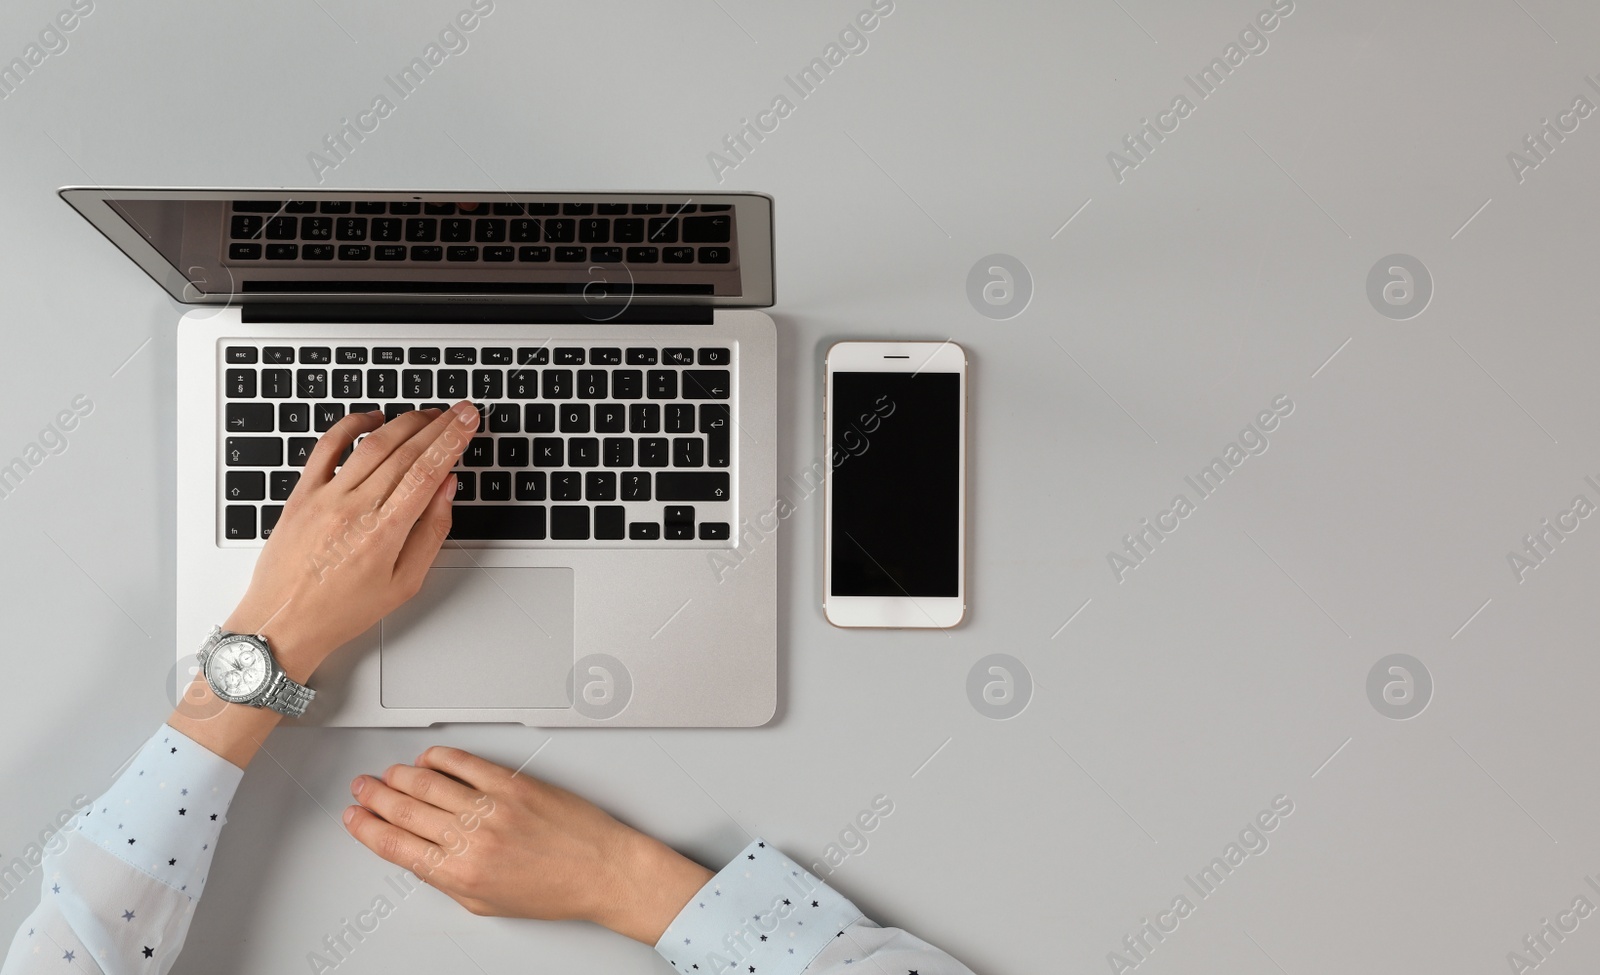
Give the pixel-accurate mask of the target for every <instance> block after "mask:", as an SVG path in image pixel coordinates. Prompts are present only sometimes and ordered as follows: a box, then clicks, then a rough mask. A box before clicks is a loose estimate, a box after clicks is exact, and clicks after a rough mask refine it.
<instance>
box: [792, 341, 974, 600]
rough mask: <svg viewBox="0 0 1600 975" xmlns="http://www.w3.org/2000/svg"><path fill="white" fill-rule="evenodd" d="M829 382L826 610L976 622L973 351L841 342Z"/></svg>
mask: <svg viewBox="0 0 1600 975" xmlns="http://www.w3.org/2000/svg"><path fill="white" fill-rule="evenodd" d="M824 375H825V379H824V385H823V396H822V399H823V415H822V416H823V424H822V425H823V429H824V448H825V450H824V455H825V456H826V457H827V458H828V469H827V474H826V475H825V481H826V492H825V499H826V500H825V507H826V515H825V517H824V522H825V527H824V539H823V605H822V608H823V614H824V615H825V616H826V617H827V619H828V622H830V623H832V624H834V625H835V626H893V627H951V626H955V625H956V624H957V623H960V622H961V619H962V617H963V616H965V615H966V608H967V586H966V540H965V537H966V517H967V503H966V473H965V472H966V464H967V356H966V353H965V352H964V351H963V350H962V348H961V347H960V346H959V345H956V344H955V343H953V342H840V343H838V344H837V345H835V346H833V347H832V348H830V349H829V350H828V357H827V363H826V366H825V370H824Z"/></svg>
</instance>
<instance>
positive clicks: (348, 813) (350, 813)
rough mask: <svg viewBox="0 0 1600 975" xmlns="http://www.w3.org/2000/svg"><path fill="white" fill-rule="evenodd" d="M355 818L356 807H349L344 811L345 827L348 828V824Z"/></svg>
mask: <svg viewBox="0 0 1600 975" xmlns="http://www.w3.org/2000/svg"><path fill="white" fill-rule="evenodd" d="M355 818H356V807H355V806H351V807H349V808H348V809H346V810H345V811H344V824H345V825H346V826H349V825H350V823H351V822H352V821H354V820H355Z"/></svg>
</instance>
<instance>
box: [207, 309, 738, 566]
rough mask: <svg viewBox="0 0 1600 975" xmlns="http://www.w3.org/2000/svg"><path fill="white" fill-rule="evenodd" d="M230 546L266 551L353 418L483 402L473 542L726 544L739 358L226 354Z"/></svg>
mask: <svg viewBox="0 0 1600 975" xmlns="http://www.w3.org/2000/svg"><path fill="white" fill-rule="evenodd" d="M221 351H222V358H223V366H222V368H223V370H224V374H223V397H222V401H221V402H222V412H223V416H222V430H223V434H222V441H223V442H222V453H223V469H224V475H223V479H222V482H223V483H222V505H221V510H222V537H224V538H227V539H230V540H235V541H244V540H251V539H265V538H269V537H271V535H272V530H273V528H274V526H276V524H277V522H278V518H279V517H280V516H281V515H282V513H283V502H284V501H286V500H287V499H288V497H289V492H290V491H292V490H294V486H295V483H296V482H297V481H298V480H299V479H300V470H299V468H301V467H304V466H305V463H306V460H307V458H308V457H309V456H310V454H311V449H312V447H314V446H315V445H316V442H317V435H318V434H320V433H322V432H324V431H326V430H327V429H328V428H330V427H332V426H333V425H334V424H335V423H337V422H338V421H339V419H340V418H342V417H343V416H345V415H346V414H348V413H361V412H369V411H372V410H382V411H383V412H384V414H385V416H386V417H387V418H389V419H393V418H394V417H396V416H399V415H400V414H402V413H405V412H408V411H410V410H413V409H427V408H429V407H436V408H439V409H446V408H448V407H449V405H450V404H451V403H453V402H455V401H457V400H460V399H471V400H472V401H473V402H474V403H476V404H478V408H479V411H480V413H481V414H482V416H483V422H482V424H481V425H480V428H479V431H478V433H477V434H476V435H475V436H474V437H473V439H472V442H471V443H470V444H469V445H468V447H467V449H466V452H465V454H464V455H463V457H462V459H461V464H460V466H459V467H457V468H456V477H457V484H456V497H455V505H454V527H453V528H452V529H451V532H450V537H451V538H454V539H458V540H463V541H466V540H513V541H519V542H543V543H548V544H550V545H552V546H553V547H570V546H572V545H574V544H578V543H583V542H586V541H587V542H593V543H601V542H604V543H607V545H608V546H612V545H616V544H618V543H620V544H622V545H624V546H625V545H628V544H630V543H639V544H646V543H658V544H659V543H663V542H685V541H691V540H693V541H723V540H727V539H728V538H729V534H730V529H729V526H730V524H731V523H732V521H733V517H732V515H733V510H732V506H731V498H732V488H733V476H732V474H733V471H732V465H733V437H732V426H733V417H732V382H733V363H732V351H731V350H730V349H727V348H720V347H699V348H691V347H686V346H656V345H650V346H609V345H602V344H585V343H561V342H556V341H552V342H551V343H549V344H548V345H543V346H536V347H528V346H521V347H517V346H503V345H487V344H474V343H471V342H470V341H463V340H461V339H450V340H445V341H440V342H437V343H431V342H411V343H407V344H405V345H391V344H377V343H373V344H349V345H298V346H296V345H287V344H268V343H265V342H262V343H250V344H228V345H226V346H224V347H223V348H222V350H221Z"/></svg>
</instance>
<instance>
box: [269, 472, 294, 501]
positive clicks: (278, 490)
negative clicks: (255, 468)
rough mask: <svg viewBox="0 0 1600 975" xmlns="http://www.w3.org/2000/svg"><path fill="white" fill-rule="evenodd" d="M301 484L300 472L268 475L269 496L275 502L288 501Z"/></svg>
mask: <svg viewBox="0 0 1600 975" xmlns="http://www.w3.org/2000/svg"><path fill="white" fill-rule="evenodd" d="M299 483H300V472H299V471H273V472H272V473H271V474H269V475H267V484H268V496H269V497H271V498H272V500H274V501H287V500H289V495H291V494H293V493H294V486H295V485H296V484H299Z"/></svg>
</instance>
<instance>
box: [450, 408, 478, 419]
mask: <svg viewBox="0 0 1600 975" xmlns="http://www.w3.org/2000/svg"><path fill="white" fill-rule="evenodd" d="M451 409H453V410H455V411H456V419H458V420H460V421H461V422H462V423H463V424H476V423H477V422H478V411H477V410H476V409H474V408H473V406H472V404H471V403H457V404H456V405H455V406H453V407H451Z"/></svg>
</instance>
